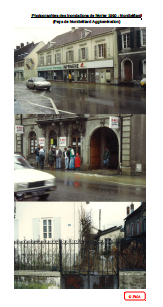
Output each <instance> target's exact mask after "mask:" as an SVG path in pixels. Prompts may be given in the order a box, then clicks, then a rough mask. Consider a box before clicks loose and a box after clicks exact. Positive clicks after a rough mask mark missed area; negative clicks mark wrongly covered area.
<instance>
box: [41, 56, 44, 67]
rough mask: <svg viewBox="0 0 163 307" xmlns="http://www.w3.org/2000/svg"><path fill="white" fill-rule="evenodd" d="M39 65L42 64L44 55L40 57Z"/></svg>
mask: <svg viewBox="0 0 163 307" xmlns="http://www.w3.org/2000/svg"><path fill="white" fill-rule="evenodd" d="M40 65H44V57H43V56H42V57H40Z"/></svg>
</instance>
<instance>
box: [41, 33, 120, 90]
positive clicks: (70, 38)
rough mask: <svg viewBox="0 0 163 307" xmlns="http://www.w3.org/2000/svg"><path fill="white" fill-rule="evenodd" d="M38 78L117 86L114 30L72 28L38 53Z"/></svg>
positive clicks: (115, 37)
mask: <svg viewBox="0 0 163 307" xmlns="http://www.w3.org/2000/svg"><path fill="white" fill-rule="evenodd" d="M37 53H38V67H37V71H38V76H41V77H44V78H46V79H48V80H55V81H60V80H66V78H67V75H68V74H71V76H72V81H75V82H95V83H104V84H106V83H115V82H116V78H117V77H118V56H117V32H116V31H115V28H111V27H110V28H107V27H88V28H81V27H80V28H71V31H70V32H66V33H64V34H62V35H58V36H56V37H55V38H54V39H53V40H52V41H50V42H49V43H48V44H46V45H45V46H44V47H43V48H42V49H40V50H39V51H38V52H37Z"/></svg>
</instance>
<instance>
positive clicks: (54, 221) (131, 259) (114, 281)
mask: <svg viewBox="0 0 163 307" xmlns="http://www.w3.org/2000/svg"><path fill="white" fill-rule="evenodd" d="M14 289H141V290H142V289H146V203H145V202H132V201H131V202H19V201H15V202H14Z"/></svg>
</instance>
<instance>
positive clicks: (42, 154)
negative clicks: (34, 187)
mask: <svg viewBox="0 0 163 307" xmlns="http://www.w3.org/2000/svg"><path fill="white" fill-rule="evenodd" d="M39 157H40V166H41V169H44V160H45V149H44V148H43V146H41V148H40V152H39Z"/></svg>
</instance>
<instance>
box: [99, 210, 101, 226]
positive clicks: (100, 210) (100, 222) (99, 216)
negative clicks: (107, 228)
mask: <svg viewBox="0 0 163 307" xmlns="http://www.w3.org/2000/svg"><path fill="white" fill-rule="evenodd" d="M99 230H101V209H99Z"/></svg>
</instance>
